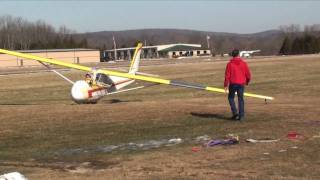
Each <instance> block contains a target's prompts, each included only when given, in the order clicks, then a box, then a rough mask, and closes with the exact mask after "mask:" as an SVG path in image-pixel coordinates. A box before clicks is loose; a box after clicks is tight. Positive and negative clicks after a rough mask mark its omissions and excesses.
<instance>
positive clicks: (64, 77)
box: [38, 61, 74, 84]
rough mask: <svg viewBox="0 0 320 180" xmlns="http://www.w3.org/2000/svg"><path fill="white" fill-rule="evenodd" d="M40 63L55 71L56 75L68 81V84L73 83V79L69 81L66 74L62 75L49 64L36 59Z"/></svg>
mask: <svg viewBox="0 0 320 180" xmlns="http://www.w3.org/2000/svg"><path fill="white" fill-rule="evenodd" d="M38 62H39V63H40V64H42V65H43V66H44V67H46V68H47V69H49V70H50V71H52V72H54V73H56V74H57V75H58V76H60V77H61V78H62V79H64V80H66V81H68V82H69V83H70V84H74V82H73V81H71V80H70V79H69V78H67V77H66V76H64V75H62V74H61V73H59V72H58V71H56V70H54V69H52V68H51V67H50V66H49V65H47V64H45V63H43V62H41V61H38Z"/></svg>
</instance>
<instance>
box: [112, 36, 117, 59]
mask: <svg viewBox="0 0 320 180" xmlns="http://www.w3.org/2000/svg"><path fill="white" fill-rule="evenodd" d="M112 38H113V48H114V60H117V44H116V40H115V39H114V36H112Z"/></svg>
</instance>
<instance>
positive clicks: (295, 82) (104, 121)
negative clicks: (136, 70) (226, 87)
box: [0, 56, 320, 179]
mask: <svg viewBox="0 0 320 180" xmlns="http://www.w3.org/2000/svg"><path fill="white" fill-rule="evenodd" d="M185 62H190V60H185ZM146 64H152V62H149V63H146ZM157 64H159V62H157ZM225 64H226V62H225V61H221V62H214V61H206V60H202V61H199V62H198V63H180V64H171V65H166V64H165V62H164V63H163V65H158V66H143V67H142V71H144V72H147V73H152V74H160V75H162V77H165V78H168V79H179V80H185V81H191V82H199V83H203V84H210V85H212V86H219V87H221V85H222V83H223V72H224V68H225ZM249 66H250V67H251V69H252V73H253V82H252V84H251V85H250V86H249V87H248V88H247V91H249V92H255V93H259V94H264V95H270V96H274V97H275V98H276V100H275V101H273V102H270V103H268V104H264V102H263V101H261V100H257V99H252V98H247V99H246V111H247V118H246V120H245V122H244V123H238V122H232V121H229V120H226V117H229V106H228V104H227V101H226V97H225V95H222V94H214V93H209V92H204V91H197V90H190V89H182V88H176V87H167V86H164V85H160V86H153V87H150V88H146V89H142V90H139V91H134V92H128V93H123V94H117V95H113V96H110V97H106V98H104V99H103V100H102V101H101V102H99V103H98V104H96V105H76V104H74V103H73V102H72V101H71V100H70V97H69V94H68V93H69V91H70V86H69V85H68V84H67V83H65V82H64V81H62V80H60V79H59V78H58V77H56V76H55V75H53V74H51V73H36V74H20V75H11V76H0V84H2V86H1V88H0V93H1V100H0V104H1V105H0V114H1V116H0V142H1V143H0V173H1V172H3V173H5V172H9V171H20V172H22V173H23V174H25V175H26V176H27V177H28V178H29V179H240V178H243V179H281V178H286V179H318V178H319V177H320V173H319V171H318V169H319V167H320V153H319V147H320V146H319V145H320V139H319V138H318V139H317V138H312V136H313V135H316V134H319V133H320V119H319V115H320V108H318V107H319V105H320V103H319V89H320V78H319V73H320V71H319V69H320V57H319V56H301V57H283V58H268V59H260V60H252V61H249ZM64 73H65V74H66V75H68V76H70V77H72V78H73V79H80V78H81V77H82V74H81V73H79V72H76V71H70V72H64ZM289 131H297V132H299V133H301V134H303V135H304V138H303V139H301V140H298V141H290V140H288V139H287V138H286V134H287V133H288V132H289ZM228 133H235V134H238V135H239V136H240V139H241V142H240V144H238V145H234V146H223V147H222V146H221V147H213V148H204V149H201V151H199V152H197V153H194V152H192V151H191V147H192V146H197V145H198V144H195V143H194V142H192V141H189V142H185V143H183V144H181V145H178V146H173V147H166V148H160V149H156V150H149V151H137V152H136V151H135V152H130V151H123V152H114V153H89V154H78V155H77V154H74V155H61V154H58V155H57V154H56V153H55V152H58V151H60V150H62V149H73V148H94V147H97V146H101V145H108V144H120V143H126V142H137V141H142V140H150V139H161V138H171V137H172V138H173V137H180V138H183V139H188V138H189V139H191V138H194V137H196V136H200V135H204V134H208V135H210V136H211V137H213V138H222V137H224V136H225V135H226V134H228ZM265 137H268V138H280V139H281V141H280V142H277V143H269V144H248V143H245V142H244V139H246V138H265ZM294 146H297V147H298V148H297V149H294V148H292V147H294ZM282 149H285V150H287V151H285V152H279V150H282ZM264 153H269V155H264Z"/></svg>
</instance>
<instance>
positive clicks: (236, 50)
mask: <svg viewBox="0 0 320 180" xmlns="http://www.w3.org/2000/svg"><path fill="white" fill-rule="evenodd" d="M239 54H240V51H239V49H234V50H232V52H231V56H232V57H237V56H239Z"/></svg>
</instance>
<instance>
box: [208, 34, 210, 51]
mask: <svg viewBox="0 0 320 180" xmlns="http://www.w3.org/2000/svg"><path fill="white" fill-rule="evenodd" d="M209 40H210V36H209V35H207V47H208V49H210V43H209Z"/></svg>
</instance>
